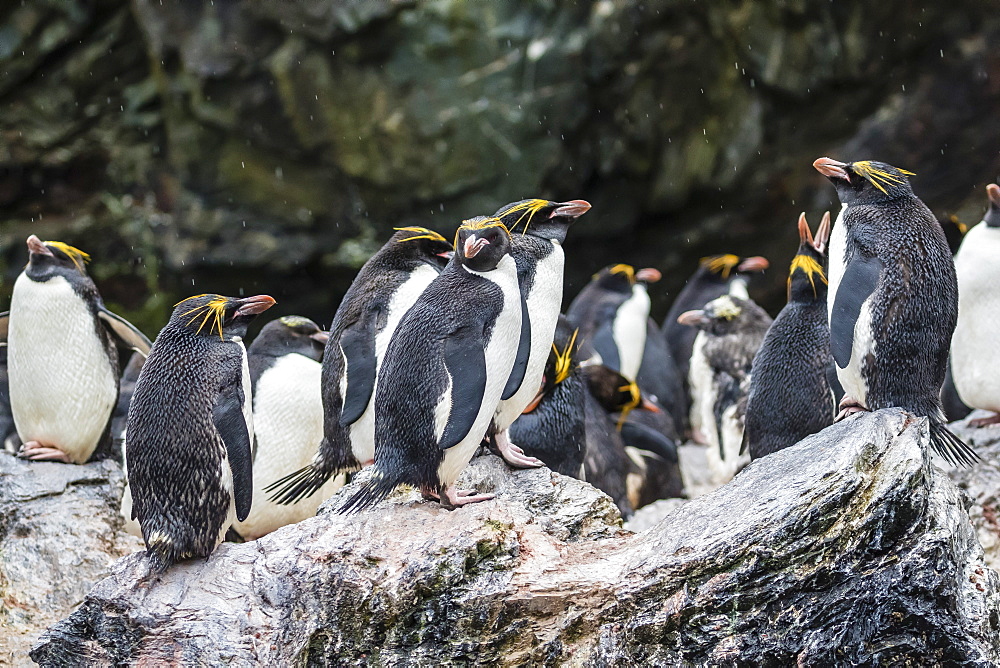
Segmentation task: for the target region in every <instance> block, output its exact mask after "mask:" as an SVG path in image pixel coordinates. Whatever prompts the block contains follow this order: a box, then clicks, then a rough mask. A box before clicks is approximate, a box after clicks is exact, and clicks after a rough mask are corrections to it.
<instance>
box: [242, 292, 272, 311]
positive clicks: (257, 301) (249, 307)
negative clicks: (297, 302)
mask: <svg viewBox="0 0 1000 668" xmlns="http://www.w3.org/2000/svg"><path fill="white" fill-rule="evenodd" d="M237 303H239V305H240V307H239V308H238V309H237V310H236V315H237V316H243V315H257V314H258V313H263V312H264V311H266V310H267V309H269V308H271V307H272V306H274V304H275V301H274V297H271V296H269V295H256V296H255V297H246V298H245V299H240V300H238V302H237Z"/></svg>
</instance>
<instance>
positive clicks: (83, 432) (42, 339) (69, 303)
mask: <svg viewBox="0 0 1000 668" xmlns="http://www.w3.org/2000/svg"><path fill="white" fill-rule="evenodd" d="M7 354H8V362H7V364H8V374H9V383H10V404H11V406H10V407H11V413H12V414H13V417H14V424H15V426H16V427H17V433H18V436H19V437H20V438H21V441H22V442H28V441H38V442H39V443H41V444H42V445H44V446H50V447H56V448H58V449H60V450H62V451H63V452H65V453H66V454H67V455H68V456H69V459H70V461H72V462H74V463H77V464H82V463H83V462H85V461H87V459H88V458H89V457H90V455H91V454H93V452H94V449H95V448H96V447H97V444H98V440H99V439H100V437H101V434H102V433H103V432H104V428H105V427H106V426H107V423H108V420H109V418H110V417H111V411H112V410H113V409H114V406H115V402H116V401H117V399H118V397H117V390H116V388H117V386H118V379H117V378H115V374H114V373H113V371H112V368H111V361H110V360H109V359H108V355H107V352H106V351H105V348H104V344H103V343H102V341H101V339H100V337H99V336H98V333H97V330H96V328H95V318H94V315H93V314H92V313H91V311H90V309H89V308H88V306H87V304H86V303H85V302H84V301H83V299H82V298H80V297H79V296H77V294H76V293H75V292H74V291H73V287H72V286H71V285H70V284H69V282H68V281H67V280H66V279H64V278H62V277H61V276H55V277H53V278H50V279H49V280H48V281H45V282H43V283H41V282H35V281H33V280H31V279H30V278H28V276H27V275H26V274H23V273H22V274H21V275H20V276H19V277H18V279H17V281H16V282H15V283H14V293H13V295H12V297H11V317H10V324H9V332H8V353H7Z"/></svg>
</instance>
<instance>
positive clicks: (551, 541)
mask: <svg viewBox="0 0 1000 668" xmlns="http://www.w3.org/2000/svg"><path fill="white" fill-rule="evenodd" d="M465 482H466V483H467V484H473V485H475V486H476V487H477V488H478V489H480V490H483V491H486V490H492V491H495V492H496V494H497V498H496V500H494V501H489V502H485V503H480V504H475V505H472V506H468V507H464V508H462V509H459V510H456V511H451V512H450V511H447V510H443V509H442V508H441V507H440V506H438V505H437V504H435V503H428V502H424V501H421V500H420V499H419V496H418V495H417V494H416V493H414V492H406V493H400V494H398V495H396V496H395V497H393V498H391V499H390V501H389V502H387V503H383V504H381V505H379V506H378V507H376V508H374V509H372V510H370V511H367V512H363V513H360V514H358V515H351V516H343V515H339V514H337V513H335V512H327V513H325V514H322V515H320V516H319V517H316V518H312V519H310V520H306V521H304V522H302V523H300V524H298V525H294V526H289V527H285V528H283V529H281V530H279V531H276V532H274V533H272V534H270V535H268V536H265V537H264V538H262V539H260V540H258V541H256V542H254V543H248V544H243V545H223V546H222V547H220V549H219V550H217V551H216V553H215V554H214V555H212V556H211V557H210V558H209V559H207V560H198V561H194V562H189V563H184V564H179V565H177V566H176V567H174V568H173V569H171V570H170V571H168V572H167V573H166V574H165V575H164V576H163V577H162V578H161V579H160V580H159V581H155V582H152V581H149V580H144V578H145V577H146V575H147V570H146V567H145V559H144V557H143V556H142V555H133V556H130V557H127V558H125V559H122V560H121V561H119V562H118V563H117V564H116V565H115V567H114V569H113V572H112V575H111V576H110V577H108V578H107V579H106V580H104V581H102V582H101V583H99V584H98V585H97V586H96V587H94V589H93V590H92V591H91V592H90V594H88V596H87V598H86V600H85V601H84V602H83V605H81V606H80V608H79V609H78V610H77V611H76V612H74V613H73V614H72V615H70V616H69V617H68V618H67V619H65V620H63V621H62V622H59V623H58V624H56V625H55V626H53V627H52V628H51V629H50V630H49V631H48V632H47V633H46V634H45V635H44V636H43V637H42V638H41V640H40V641H39V643H38V644H37V645H36V646H35V648H34V649H33V651H32V657H33V658H34V659H35V660H36V661H38V662H39V663H41V664H43V665H58V664H60V663H62V662H64V661H77V662H79V661H85V660H86V661H92V662H101V663H109V662H116V663H118V662H122V663H124V662H129V663H143V664H155V663H160V662H166V661H169V662H179V663H185V664H189V663H199V664H203V665H220V664H226V665H288V666H294V665H333V664H336V665H360V664H378V665H441V664H445V663H450V662H454V663H469V664H477V665H478V664H483V665H487V664H498V663H499V664H506V665H515V664H533V665H555V664H559V663H566V664H569V665H633V664H652V665H678V664H693V663H710V664H722V665H736V664H737V663H740V664H746V665H795V664H796V663H798V665H806V666H829V665H834V664H839V665H844V664H850V663H854V664H865V665H876V664H877V665H889V664H892V665H899V664H907V663H909V664H912V665H924V664H927V663H936V664H967V665H983V666H986V665H991V664H995V663H996V662H997V661H998V660H1000V635H998V627H1000V619H998V613H997V609H998V605H1000V590H998V576H997V574H996V573H995V572H994V571H992V570H990V569H989V568H988V567H987V566H986V565H985V563H984V561H983V553H982V550H981V548H980V547H979V543H978V542H977V540H976V535H975V531H974V530H973V528H972V526H971V524H970V522H969V518H968V515H967V514H966V512H965V509H964V504H963V499H962V497H961V495H960V493H959V492H958V490H957V489H956V488H955V486H954V484H953V483H952V482H951V481H950V480H949V479H948V477H947V475H945V474H943V473H942V472H941V471H940V470H938V469H936V468H935V467H933V466H932V465H931V464H930V461H929V454H928V437H927V423H926V420H923V419H919V420H918V419H914V418H912V417H909V416H907V415H905V414H903V413H901V412H899V411H881V412H878V413H875V414H864V415H860V416H858V417H854V418H852V419H850V420H847V421H844V422H842V423H839V424H836V425H833V426H832V427H830V428H828V429H826V430H825V431H823V432H822V433H820V434H817V435H815V436H813V437H810V438H809V439H806V440H805V441H803V442H802V443H800V444H799V445H797V446H795V447H792V448H789V449H787V450H783V451H781V452H778V453H775V454H773V455H770V456H768V457H765V458H763V459H761V460H759V461H757V462H754V463H753V464H752V465H750V466H749V467H748V468H747V469H746V470H744V471H743V472H742V473H740V474H739V475H738V476H737V477H736V479H735V480H733V481H732V482H731V483H729V484H727V485H725V486H724V487H722V488H720V489H719V490H717V491H715V492H713V493H711V494H708V495H705V496H703V497H700V498H697V499H694V500H692V501H690V502H688V503H687V504H685V505H683V506H682V507H681V508H679V509H677V510H676V511H674V512H673V513H671V514H670V515H669V516H668V517H666V518H665V519H664V520H663V521H661V522H660V523H659V524H658V525H656V526H653V527H652V528H650V529H648V530H647V531H645V532H644V533H641V534H631V533H627V532H623V531H621V530H620V529H619V526H620V525H619V521H620V520H619V519H618V516H617V514H616V512H615V510H614V506H613V505H612V504H611V502H610V500H609V499H608V498H607V497H606V496H604V495H603V494H601V493H599V492H597V491H595V490H593V489H592V488H591V487H589V486H587V485H585V484H584V483H581V482H579V481H576V480H571V479H568V478H564V477H560V476H554V475H552V474H550V473H549V472H547V471H546V470H543V469H540V470H528V471H513V472H512V471H509V470H507V468H506V467H505V466H504V465H502V464H500V463H499V462H497V461H496V460H494V459H479V460H477V461H475V462H474V463H473V465H472V467H471V468H470V470H469V471H468V472H467V473H466V474H465ZM353 489H354V487H353V486H348V487H346V488H345V489H344V490H342V491H341V492H340V493H339V496H337V497H334V499H332V500H331V501H330V502H328V508H335V507H336V506H337V504H338V503H339V502H342V501H343V499H344V498H345V497H346V495H348V494H350V493H351V492H352V490H353Z"/></svg>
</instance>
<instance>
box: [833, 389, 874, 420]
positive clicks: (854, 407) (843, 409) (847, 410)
mask: <svg viewBox="0 0 1000 668" xmlns="http://www.w3.org/2000/svg"><path fill="white" fill-rule="evenodd" d="M866 411H868V407H867V406H864V405H863V404H862V403H861V402H860V401H858V400H857V399H854V398H852V397H849V396H847V395H844V398H843V399H841V400H840V412H839V413H837V417H835V418H833V421H834V422H840V421H841V420H844V419H846V418H847V417H849V416H851V415H854V414H855V413H864V412H866Z"/></svg>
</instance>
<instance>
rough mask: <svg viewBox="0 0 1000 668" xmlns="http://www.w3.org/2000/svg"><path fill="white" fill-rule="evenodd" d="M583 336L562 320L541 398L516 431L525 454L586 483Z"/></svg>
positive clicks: (512, 430) (512, 433)
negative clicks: (581, 341)
mask: <svg viewBox="0 0 1000 668" xmlns="http://www.w3.org/2000/svg"><path fill="white" fill-rule="evenodd" d="M579 353H580V347H579V343H578V331H577V330H576V329H575V328H574V327H573V326H572V325H571V324H569V321H568V320H566V317H565V316H563V315H560V316H559V320H558V322H557V324H556V332H555V339H554V341H553V342H552V345H551V346H550V350H549V358H548V361H547V362H546V364H545V371H544V373H543V374H542V386H541V389H539V390H538V394H537V395H536V396H535V398H534V399H533V400H532V402H531V403H530V404H528V406H527V407H525V409H524V413H523V414H522V415H521V416H520V417H519V418H517V420H515V421H514V424H512V425H511V427H510V436H511V439H512V440H513V441H515V442H516V443H518V444H519V445H520V446H521V447H522V448H524V452H525V453H526V454H527V455H529V456H531V457H537V458H539V459H541V460H542V461H543V462H545V465H546V466H548V467H549V468H550V469H552V470H553V471H555V472H557V473H561V474H563V475H568V476H571V477H573V478H577V479H579V480H583V479H584V472H583V457H584V445H585V430H584V407H583V406H584V394H585V393H586V392H587V391H588V390H587V381H586V378H585V377H584V375H583V371H582V369H581V368H580V361H579Z"/></svg>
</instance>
